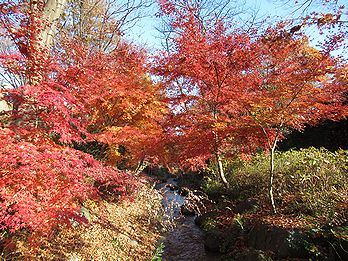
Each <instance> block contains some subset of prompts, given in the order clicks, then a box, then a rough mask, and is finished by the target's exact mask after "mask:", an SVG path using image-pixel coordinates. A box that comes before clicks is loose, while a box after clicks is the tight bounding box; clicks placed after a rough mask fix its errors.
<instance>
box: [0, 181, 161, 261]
mask: <svg viewBox="0 0 348 261" xmlns="http://www.w3.org/2000/svg"><path fill="white" fill-rule="evenodd" d="M82 212H83V213H84V215H85V217H86V218H87V219H88V220H89V223H88V224H87V225H78V224H77V223H74V222H72V226H71V227H70V228H68V227H66V226H64V227H59V229H57V231H56V233H55V235H54V236H53V237H52V238H49V239H47V240H45V241H44V242H43V244H42V245H41V246H40V247H39V248H36V249H35V248H34V249H33V248H32V247H30V246H29V245H28V242H27V241H26V240H25V237H21V236H18V237H17V238H16V239H15V241H14V245H13V248H14V249H15V251H13V252H11V253H5V252H3V253H2V259H1V260H26V259H27V260H149V259H151V257H152V256H153V255H154V253H155V248H156V242H157V241H158V240H159V238H160V232H161V229H163V224H162V223H161V222H162V220H161V217H162V216H163V215H162V205H161V196H160V194H159V193H158V192H156V191H155V190H154V189H152V188H149V187H148V186H147V185H142V186H141V187H140V188H139V190H138V192H136V195H135V196H134V198H133V199H132V200H124V201H123V202H110V201H107V200H104V201H102V202H101V203H98V204H97V203H95V202H94V201H88V202H86V203H85V207H84V208H83V209H82ZM23 239H24V240H23Z"/></svg>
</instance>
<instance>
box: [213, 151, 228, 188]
mask: <svg viewBox="0 0 348 261" xmlns="http://www.w3.org/2000/svg"><path fill="white" fill-rule="evenodd" d="M215 156H216V161H217V163H218V172H219V176H220V178H221V181H222V183H223V184H224V186H225V188H229V187H230V184H229V183H228V181H227V180H226V177H225V173H224V168H223V166H222V159H221V156H220V153H219V152H216V154H215Z"/></svg>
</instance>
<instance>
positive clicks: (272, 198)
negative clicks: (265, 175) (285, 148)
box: [269, 140, 277, 214]
mask: <svg viewBox="0 0 348 261" xmlns="http://www.w3.org/2000/svg"><path fill="white" fill-rule="evenodd" d="M276 145H277V140H275V141H274V143H273V146H272V148H271V158H270V167H271V168H270V173H269V199H270V201H271V205H272V210H273V213H274V214H276V213H277V209H276V205H275V203H274V196H273V179H274V152H275V148H276Z"/></svg>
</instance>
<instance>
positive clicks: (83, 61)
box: [0, 1, 165, 235]
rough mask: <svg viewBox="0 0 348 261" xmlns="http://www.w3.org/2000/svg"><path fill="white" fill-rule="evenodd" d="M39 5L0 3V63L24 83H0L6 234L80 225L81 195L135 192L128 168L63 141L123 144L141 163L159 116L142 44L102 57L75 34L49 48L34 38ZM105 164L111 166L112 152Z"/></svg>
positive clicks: (0, 178) (0, 198) (0, 197)
mask: <svg viewBox="0 0 348 261" xmlns="http://www.w3.org/2000/svg"><path fill="white" fill-rule="evenodd" d="M33 5H34V6H33ZM43 8H44V2H43V1H37V2H34V1H33V2H32V1H23V2H22V1H20V2H18V3H17V2H6V3H2V4H1V5H0V9H1V17H0V18H1V20H2V21H4V23H2V28H1V37H2V38H3V39H7V40H10V42H11V44H12V45H11V50H9V52H7V53H2V54H1V56H0V63H1V67H2V69H3V70H4V71H5V72H6V73H8V75H11V76H12V77H13V78H14V79H22V80H23V81H22V84H18V86H12V87H10V88H9V87H7V88H3V89H1V94H2V96H1V97H3V99H4V100H6V101H7V102H8V103H9V104H11V105H12V108H13V109H12V110H10V111H1V112H0V117H1V118H0V119H1V120H0V127H1V133H0V137H1V139H0V140H1V142H0V145H1V146H0V155H1V162H0V167H1V168H0V173H1V175H0V183H1V190H0V202H1V207H0V209H1V212H0V224H1V230H4V231H7V232H9V233H10V234H11V233H14V232H17V231H20V230H22V229H27V230H28V231H30V232H33V235H49V234H50V233H51V232H52V229H53V228H55V226H57V224H60V223H61V222H65V223H66V224H68V225H70V224H71V222H72V221H73V220H75V221H77V222H85V221H86V220H85V218H84V217H83V216H82V214H81V210H80V209H81V206H82V205H83V203H84V201H85V200H86V199H89V198H94V199H98V198H100V197H102V196H105V193H107V194H108V196H110V195H111V196H113V197H114V198H115V199H117V198H118V197H119V196H120V195H126V194H127V193H129V192H132V191H134V190H135V188H136V181H135V179H134V178H132V177H131V174H129V173H126V172H121V171H119V170H117V169H116V168H114V167H108V166H105V165H104V164H103V163H101V162H99V161H96V160H95V159H93V157H92V156H90V155H88V154H85V153H83V152H80V151H77V150H74V149H72V144H73V143H83V142H86V141H92V140H99V141H102V142H105V143H108V144H109V148H113V147H116V148H117V147H118V146H119V145H123V146H125V147H126V148H127V150H128V151H130V152H131V153H133V152H134V154H131V155H132V156H131V159H130V160H129V161H130V162H137V161H139V160H144V159H145V158H146V157H147V155H149V154H151V153H150V152H151V149H152V148H153V147H152V146H151V148H148V147H149V146H147V145H148V144H150V143H151V142H152V144H151V145H154V143H155V141H154V140H153V139H155V136H158V133H159V132H160V128H159V127H157V126H159V125H158V124H159V119H158V117H160V116H161V113H164V112H165V105H163V103H162V102H161V101H160V98H161V94H160V92H159V90H158V87H157V86H155V85H154V84H152V82H151V80H150V79H149V77H148V76H147V75H146V66H145V61H146V54H145V52H144V51H143V50H141V49H138V48H135V47H133V46H132V45H130V44H127V43H120V45H119V48H117V49H116V50H114V51H113V52H112V53H109V54H106V53H103V52H101V51H98V50H93V51H91V49H90V48H88V46H84V45H79V43H78V42H76V41H75V39H66V41H64V42H61V43H60V47H59V48H54V49H50V48H48V47H47V46H44V45H42V43H41V39H40V33H41V31H42V29H43V28H45V21H44V20H43V18H42V17H43ZM19 83H20V82H19ZM156 124H157V125H156ZM145 134H146V135H147V136H146V138H145ZM130 137H132V139H131V138H130ZM151 137H152V138H151ZM136 148H138V149H136ZM138 151H139V152H138ZM148 151H150V152H148ZM135 152H137V153H135ZM110 154H111V152H110ZM105 161H106V162H108V163H112V165H113V166H114V165H115V160H113V158H112V155H109V158H107V159H105Z"/></svg>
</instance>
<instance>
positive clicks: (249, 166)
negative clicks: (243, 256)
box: [202, 148, 348, 260]
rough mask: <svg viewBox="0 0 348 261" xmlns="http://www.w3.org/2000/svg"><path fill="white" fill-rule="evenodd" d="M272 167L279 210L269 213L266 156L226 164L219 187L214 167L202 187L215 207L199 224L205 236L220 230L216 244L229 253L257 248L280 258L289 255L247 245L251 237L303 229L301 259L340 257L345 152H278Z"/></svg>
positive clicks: (344, 238)
mask: <svg viewBox="0 0 348 261" xmlns="http://www.w3.org/2000/svg"><path fill="white" fill-rule="evenodd" d="M275 166H276V168H275V171H276V174H275V181H274V194H275V200H276V206H277V211H278V213H277V214H273V213H272V208H271V206H270V203H269V199H268V190H267V185H268V175H269V161H268V157H267V155H263V154H259V155H256V156H255V157H254V158H252V159H251V160H249V161H243V160H240V161H235V162H225V167H226V169H228V173H227V177H228V180H229V182H230V185H231V187H230V189H224V188H223V187H222V185H221V184H220V183H219V180H218V179H217V177H216V176H215V175H216V173H215V172H214V171H211V172H210V173H208V174H207V175H206V176H205V177H204V181H203V185H202V186H203V189H204V190H205V192H206V193H207V194H208V195H209V196H210V197H211V198H212V199H213V200H215V202H216V205H215V206H213V208H211V209H210V210H209V211H210V213H209V212H208V213H207V214H206V216H205V217H204V218H203V219H202V220H204V222H203V223H202V228H203V229H204V230H205V231H207V233H208V234H209V235H210V234H211V233H213V234H214V233H215V234H216V233H218V234H219V233H220V235H221V237H222V238H223V240H221V242H223V243H221V245H220V248H221V247H222V248H223V251H224V253H229V254H232V255H235V254H236V251H237V252H238V251H239V250H240V251H241V252H243V251H246V250H248V249H249V250H250V247H251V248H253V247H255V248H256V249H259V250H260V249H261V250H264V251H270V256H272V258H276V260H278V259H279V256H278V255H286V254H287V253H281V254H279V253H277V251H278V250H277V249H267V247H271V246H267V244H264V245H262V244H261V243H258V244H256V245H250V242H252V239H250V238H255V237H260V235H261V234H262V235H263V236H266V235H268V237H267V240H276V239H274V238H273V236H274V237H275V238H277V237H279V233H280V234H282V233H283V235H286V233H289V234H288V235H292V234H291V233H295V234H296V233H298V232H296V231H301V232H299V233H300V235H302V238H301V239H299V241H298V242H296V244H298V246H299V249H303V251H304V252H303V253H304V254H303V256H302V257H306V258H313V259H314V260H319V259H320V260H321V259H323V260H324V259H325V258H329V257H330V258H336V259H337V260H344V257H343V256H344V255H346V253H347V249H346V248H347V242H348V227H347V224H348V216H347V213H348V194H347V191H348V151H344V150H339V151H337V152H330V151H327V150H325V149H315V148H308V149H302V150H299V151H295V150H291V151H287V152H277V154H276V161H275ZM264 228H266V229H264ZM262 229H264V230H262ZM258 230H259V231H258ZM212 231H213V232H212ZM214 231H219V232H214ZM226 231H230V232H228V233H226ZM253 231H254V232H253ZM255 231H258V232H255ZM260 231H261V232H262V233H261V232H260ZM269 231H271V232H269ZM272 231H273V232H272ZM277 231H278V232H277ZM279 231H282V232H279ZM284 231H288V232H284ZM294 231H295V232H294ZM255 233H256V234H255ZM260 233H261V234H260ZM272 233H273V234H272ZM277 233H278V234H277ZM262 240H266V239H265V238H263V239H262ZM272 242H273V241H272ZM257 247H261V248H257ZM262 247H263V248H264V249H262ZM271 248H272V247H271ZM238 249H239V250H238ZM272 251H273V252H272ZM293 255H295V256H293V257H298V256H296V253H295V254H294V253H293ZM277 258H278V259H277ZM336 259H333V260H336ZM330 260H331V259H330Z"/></svg>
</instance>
